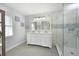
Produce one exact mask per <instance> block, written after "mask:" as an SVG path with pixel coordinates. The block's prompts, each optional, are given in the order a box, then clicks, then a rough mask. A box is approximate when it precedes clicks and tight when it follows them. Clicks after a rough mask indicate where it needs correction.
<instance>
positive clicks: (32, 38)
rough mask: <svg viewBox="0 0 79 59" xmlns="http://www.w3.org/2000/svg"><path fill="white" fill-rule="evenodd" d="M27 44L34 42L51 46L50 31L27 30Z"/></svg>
mask: <svg viewBox="0 0 79 59" xmlns="http://www.w3.org/2000/svg"><path fill="white" fill-rule="evenodd" d="M27 44H34V45H40V46H45V47H49V48H52V33H51V32H48V33H43V32H42V33H38V32H28V33H27Z"/></svg>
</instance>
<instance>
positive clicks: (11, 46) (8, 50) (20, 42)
mask: <svg viewBox="0 0 79 59" xmlns="http://www.w3.org/2000/svg"><path fill="white" fill-rule="evenodd" d="M24 42H25V41H24V40H22V41H20V42H19V43H17V44H15V45H13V46H11V47H9V48H7V49H6V52H8V51H9V50H11V49H13V48H15V47H17V46H19V45H20V44H22V43H24Z"/></svg>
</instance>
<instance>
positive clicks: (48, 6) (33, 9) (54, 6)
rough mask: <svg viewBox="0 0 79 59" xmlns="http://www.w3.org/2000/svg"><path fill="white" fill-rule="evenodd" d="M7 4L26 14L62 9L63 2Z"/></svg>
mask: <svg viewBox="0 0 79 59" xmlns="http://www.w3.org/2000/svg"><path fill="white" fill-rule="evenodd" d="M5 5H6V6H8V7H10V8H13V9H15V10H17V11H19V12H21V13H22V14H24V15H32V14H38V13H45V12H51V11H57V10H60V9H62V4H60V3H5Z"/></svg>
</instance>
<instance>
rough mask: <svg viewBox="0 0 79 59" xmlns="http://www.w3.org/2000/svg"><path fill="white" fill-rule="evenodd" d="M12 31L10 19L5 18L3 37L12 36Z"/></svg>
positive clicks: (8, 17)
mask: <svg viewBox="0 0 79 59" xmlns="http://www.w3.org/2000/svg"><path fill="white" fill-rule="evenodd" d="M12 35H13V29H12V17H10V16H5V36H12Z"/></svg>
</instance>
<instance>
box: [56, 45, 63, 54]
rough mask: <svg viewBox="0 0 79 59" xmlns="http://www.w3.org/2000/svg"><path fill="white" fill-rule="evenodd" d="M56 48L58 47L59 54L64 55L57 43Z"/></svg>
mask: <svg viewBox="0 0 79 59" xmlns="http://www.w3.org/2000/svg"><path fill="white" fill-rule="evenodd" d="M56 48H57V51H58V54H59V56H63V54H62V51H61V49H60V48H59V46H58V45H56Z"/></svg>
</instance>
